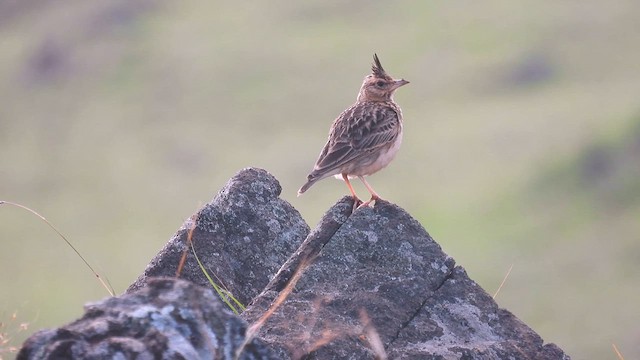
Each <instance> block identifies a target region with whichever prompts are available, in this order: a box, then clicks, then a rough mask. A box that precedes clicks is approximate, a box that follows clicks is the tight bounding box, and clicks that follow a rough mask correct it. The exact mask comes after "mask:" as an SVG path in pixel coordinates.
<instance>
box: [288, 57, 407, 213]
mask: <svg viewBox="0 0 640 360" xmlns="http://www.w3.org/2000/svg"><path fill="white" fill-rule="evenodd" d="M371 70H372V72H371V74H370V75H367V76H366V77H365V78H364V82H363V83H362V87H360V92H359V93H358V98H357V99H356V102H355V104H353V105H351V107H349V108H348V109H347V110H345V111H343V112H342V114H340V116H338V118H337V119H336V120H335V121H334V122H333V125H331V129H330V130H329V140H328V141H327V143H326V145H325V146H324V148H323V149H322V152H321V153H320V156H319V157H318V160H317V161H316V164H315V166H314V167H313V171H311V173H310V174H309V175H308V176H307V183H306V184H304V185H303V186H302V187H301V188H300V190H298V196H300V195H301V194H302V193H304V192H305V191H307V190H308V189H309V188H310V187H311V185H313V184H314V183H315V182H317V181H318V180H322V179H324V178H326V177H329V176H332V175H335V177H336V178H338V179H343V180H344V181H345V182H346V184H347V186H348V187H349V191H350V192H351V195H353V199H354V201H355V204H356V205H357V204H358V203H359V202H361V201H360V199H358V196H357V195H356V192H355V191H354V190H353V187H352V186H351V183H350V182H349V179H352V178H355V177H357V178H358V179H360V180H361V181H362V182H363V183H364V186H365V187H366V188H367V190H369V193H371V199H370V200H369V201H367V202H365V203H363V204H362V205H360V206H367V205H368V204H370V203H371V202H372V201H375V200H378V199H380V196H378V194H376V192H375V191H374V190H373V188H372V187H371V185H369V184H368V183H367V181H366V180H365V179H364V177H365V176H368V175H371V174H373V173H375V172H377V171H379V170H381V169H383V168H384V167H385V166H387V165H389V163H390V162H391V160H393V158H394V156H395V155H396V152H398V149H399V148H400V143H401V142H402V111H401V110H400V107H399V106H398V105H397V104H396V103H395V102H394V101H393V93H394V92H395V91H396V90H397V89H398V88H399V87H401V86H403V85H406V84H408V83H409V82H408V81H406V80H404V79H400V80H396V79H393V78H392V77H391V76H389V75H388V74H387V73H386V72H385V71H384V69H383V68H382V65H381V64H380V60H379V59H378V55H376V54H374V55H373V65H372V66H371Z"/></svg>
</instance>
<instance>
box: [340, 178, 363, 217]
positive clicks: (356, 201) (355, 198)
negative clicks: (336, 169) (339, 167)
mask: <svg viewBox="0 0 640 360" xmlns="http://www.w3.org/2000/svg"><path fill="white" fill-rule="evenodd" d="M342 179H344V182H345V183H346V184H347V187H349V191H351V196H353V209H354V210H355V209H357V208H358V207H359V205H360V204H361V203H362V200H360V199H359V198H358V195H356V192H355V190H353V186H351V182H350V181H349V177H348V176H347V174H342Z"/></svg>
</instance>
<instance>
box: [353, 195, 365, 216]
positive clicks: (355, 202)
mask: <svg viewBox="0 0 640 360" xmlns="http://www.w3.org/2000/svg"><path fill="white" fill-rule="evenodd" d="M362 204H363V202H362V200H360V199H359V198H358V197H357V196H354V197H353V209H351V212H352V213H353V212H354V211H356V210H357V209H359V208H360V206H362Z"/></svg>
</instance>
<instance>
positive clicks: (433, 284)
mask: <svg viewBox="0 0 640 360" xmlns="http://www.w3.org/2000/svg"><path fill="white" fill-rule="evenodd" d="M280 190H281V189H280V185H279V184H278V182H277V181H276V180H275V178H273V176H271V175H270V174H268V173H267V172H266V171H264V170H259V169H245V170H242V171H241V172H239V173H238V174H237V175H236V176H234V177H233V178H232V179H231V180H230V181H229V183H227V185H226V186H225V187H224V188H223V189H222V191H220V193H219V194H218V195H217V196H216V197H215V199H214V200H213V201H212V202H211V203H210V204H207V205H206V206H205V207H204V208H202V209H201V210H200V211H199V212H198V213H197V214H196V216H194V217H193V220H191V221H187V222H186V223H185V224H184V225H183V227H182V228H181V229H180V230H179V231H178V233H177V234H176V235H175V236H174V237H173V239H171V240H170V241H169V243H168V244H167V245H166V246H165V248H164V249H163V250H162V251H161V252H160V253H159V254H158V255H157V256H156V257H155V258H154V259H153V260H152V262H151V263H150V265H149V266H148V267H147V269H146V270H145V273H144V274H143V275H142V276H141V277H140V278H139V279H138V280H137V281H136V283H134V284H133V285H132V286H131V287H130V289H129V290H128V291H127V294H125V295H123V296H122V297H121V298H116V299H109V300H106V301H104V302H102V303H99V304H98V305H91V306H89V308H88V310H87V313H86V314H85V316H84V317H83V318H82V319H80V320H78V321H77V322H75V323H72V324H70V325H68V326H65V327H62V328H60V329H58V330H48V331H43V332H40V333H38V334H36V335H34V336H33V337H32V338H30V339H29V340H28V341H27V342H26V343H25V347H24V348H23V350H22V351H21V353H20V356H22V358H23V359H27V358H40V357H39V354H63V355H64V356H67V357H71V358H74V356H76V355H78V356H80V355H82V356H81V357H80V358H86V357H85V356H84V355H87V356H89V355H91V354H93V353H96V354H102V353H105V354H106V351H112V352H113V351H116V350H118V349H120V350H118V351H121V352H122V353H123V354H124V356H125V357H131V356H129V355H132V354H140V359H144V358H146V356H156V355H155V354H180V355H181V356H184V354H188V355H189V356H184V357H185V358H197V357H198V356H202V354H203V353H202V351H203V349H209V350H210V351H211V352H212V353H215V354H216V355H215V356H218V353H219V352H220V351H222V350H220V349H225V350H224V351H222V353H223V355H224V356H227V357H224V358H228V356H230V355H229V354H232V353H233V351H234V350H233V349H235V348H237V347H238V346H239V345H238V344H240V343H241V342H242V341H243V338H244V325H243V324H244V322H242V321H241V320H239V319H238V318H235V317H233V316H232V315H231V314H229V313H228V312H226V311H221V310H220V304H219V303H218V302H217V301H213V300H214V299H213V297H214V296H213V295H212V294H211V292H210V291H209V290H203V289H201V288H199V287H197V286H196V285H185V284H186V283H185V282H183V281H172V280H169V279H162V280H153V279H151V278H149V277H150V276H156V275H166V276H173V275H174V274H175V272H176V269H177V267H178V264H179V263H180V259H181V257H182V254H183V253H184V250H185V249H186V248H187V245H186V244H187V241H186V240H187V237H188V236H189V235H188V234H189V233H190V231H191V230H193V234H192V240H193V243H194V246H195V249H196V252H197V254H198V256H199V258H200V260H201V261H202V263H203V264H204V266H205V267H206V268H207V269H208V270H209V272H210V273H211V274H212V276H213V275H215V278H217V279H219V280H218V281H219V282H224V284H225V285H226V286H227V288H228V289H229V290H230V291H231V292H232V293H233V294H234V295H235V296H236V297H237V298H239V299H240V301H242V302H243V303H245V304H250V306H249V307H248V308H247V310H246V311H245V312H244V313H242V314H241V318H242V319H244V320H246V321H247V322H249V323H251V324H252V325H251V327H250V329H251V332H252V334H253V333H254V332H253V330H254V329H257V330H258V332H257V334H258V336H259V337H260V338H261V340H262V341H263V342H264V343H265V344H267V345H268V347H269V349H270V354H267V353H266V351H264V349H263V348H261V347H260V342H257V341H254V342H251V343H250V344H254V343H255V347H253V345H251V347H250V349H248V350H247V351H246V354H247V355H246V356H255V357H254V358H256V359H259V358H267V356H270V357H272V358H277V359H300V358H304V359H374V358H375V359H387V358H391V359H569V357H568V356H567V355H566V354H564V353H563V351H562V350H561V349H560V348H558V347H557V346H555V345H553V344H546V345H545V344H544V342H543V340H542V338H540V336H539V335H538V334H536V333H535V332H534V331H533V330H532V329H530V328H529V327H528V326H526V325H525V324H524V323H522V322H521V321H520V320H518V319H517V318H516V317H515V316H514V315H513V314H511V313H510V312H509V311H507V310H504V309H500V308H499V307H498V305H497V304H496V303H495V301H494V300H493V299H492V298H491V296H489V295H488V294H487V293H486V292H485V291H484V290H482V288H480V286H478V284H476V283H475V282H473V280H471V279H470V278H469V277H468V276H467V274H466V272H465V271H464V269H463V268H462V267H461V266H456V264H455V261H454V260H453V259H452V258H450V257H449V256H447V255H446V254H445V253H444V252H443V251H442V249H441V248H440V246H439V245H438V244H437V243H436V242H435V241H434V240H433V239H432V238H431V236H429V234H428V233H427V231H426V230H425V229H424V228H423V227H422V226H421V225H420V224H419V223H418V222H417V221H416V220H415V219H413V218H412V217H411V216H410V215H409V214H408V213H407V212H405V211H404V210H402V209H401V208H399V207H398V206H396V205H393V204H391V203H389V202H386V201H378V202H377V203H376V204H375V207H373V208H370V207H364V208H361V209H357V210H355V211H353V210H352V209H353V201H352V199H351V198H350V197H345V198H343V199H341V200H340V201H338V203H336V204H335V205H334V206H333V207H332V208H331V209H329V210H328V211H327V213H326V214H325V215H324V217H323V218H322V219H321V221H320V223H319V224H318V226H317V227H316V228H315V229H314V230H313V231H312V232H311V233H309V228H308V226H307V225H306V224H305V223H304V221H303V220H302V218H301V217H300V214H299V213H298V212H297V211H296V210H295V209H293V207H291V205H289V204H288V203H287V202H285V201H283V200H281V199H279V198H278V196H279V194H280ZM307 235H308V236H307ZM187 253H188V256H187V260H186V263H185V266H184V268H183V270H182V272H181V278H184V279H188V280H190V281H193V282H195V283H196V284H200V285H204V286H206V287H210V285H209V282H208V281H207V280H206V278H205V276H204V275H203V272H202V271H201V269H200V267H199V266H198V265H197V264H196V262H195V259H194V257H193V254H192V253H191V252H190V251H189V252H187ZM187 288H188V289H187ZM163 289H164V290H167V292H166V293H165V292H163ZM187 290H189V292H188V293H187ZM132 299H133V300H132ZM184 299H186V300H184ZM123 304H124V305H123ZM211 304H214V305H211ZM211 306H213V307H214V309H213V310H209V307H211ZM200 313H203V314H204V315H199V314H200ZM221 313H222V314H221ZM121 318H122V319H124V320H126V321H120V320H121ZM127 319H130V320H127ZM127 321H128V322H127ZM184 322H187V323H188V324H189V325H188V326H185V325H184ZM194 324H197V325H194ZM221 324H227V325H229V324H230V325H229V326H231V328H229V327H220V326H221ZM165 325H166V328H164V327H163V326H165ZM176 325H177V326H176ZM225 326H226V325H225ZM161 327H162V329H161V330H158V329H160V328H161ZM209 328H212V329H213V330H212V331H213V334H215V335H211V332H208V330H207V329H209ZM223 330H224V331H230V332H231V333H232V334H233V336H232V338H233V341H230V340H229V341H228V339H227V337H224V339H225V341H224V342H223V343H220V340H217V341H218V342H216V340H215V339H222V337H221V336H223V335H221V334H229V332H225V333H221V332H220V331H223ZM188 334H192V335H193V336H187V335H188ZM207 336H209V337H207ZM211 337H213V338H214V340H211V341H212V344H214V345H208V344H209V343H207V342H206V341H209V340H206V341H204V340H202V339H210V338H211ZM94 344H97V345H94ZM202 344H205V345H202ZM206 346H208V348H206ZM226 349H232V350H229V351H227V350H226ZM222 353H221V354H222ZM147 354H149V355H147ZM52 356H53V355H52ZM162 356H164V355H162ZM176 356H177V355H176ZM220 356H222V355H220ZM45 358H46V357H45ZM52 358H53V357H52ZM216 358H218V357H216Z"/></svg>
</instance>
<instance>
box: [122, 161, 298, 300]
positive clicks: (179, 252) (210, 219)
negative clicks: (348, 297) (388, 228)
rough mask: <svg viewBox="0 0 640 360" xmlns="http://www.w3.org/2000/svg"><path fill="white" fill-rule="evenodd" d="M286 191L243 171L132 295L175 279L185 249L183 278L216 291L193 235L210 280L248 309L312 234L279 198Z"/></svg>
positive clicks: (154, 263)
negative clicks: (151, 280) (150, 281)
mask: <svg viewBox="0 0 640 360" xmlns="http://www.w3.org/2000/svg"><path fill="white" fill-rule="evenodd" d="M281 191H282V188H281V187H280V184H279V183H278V181H277V180H276V179H275V178H274V177H273V175H271V174H269V173H268V172H266V171H265V170H262V169H256V168H247V169H243V170H241V171H240V172H238V173H237V174H236V175H235V176H234V177H233V178H231V180H229V182H227V184H226V185H225V186H224V188H223V189H222V190H221V191H220V192H219V193H218V194H217V195H216V197H215V198H214V199H213V200H212V201H211V202H210V203H209V204H207V205H205V206H204V207H203V208H202V209H200V210H199V211H198V212H197V213H196V214H194V216H192V217H191V219H189V220H187V221H186V222H185V223H184V225H183V226H182V228H181V229H180V230H178V232H177V233H176V234H175V235H174V236H173V238H172V239H171V240H170V241H169V242H168V243H167V244H166V245H165V247H164V248H163V249H162V250H161V251H160V253H159V254H158V255H157V256H156V257H155V258H154V259H153V260H151V263H150V264H149V265H148V266H147V268H146V270H145V271H144V273H143V274H142V275H141V276H140V277H139V278H138V279H137V280H136V282H135V283H134V284H132V285H131V286H130V287H129V289H128V290H127V291H128V292H130V291H133V290H136V289H139V288H141V287H142V286H144V284H145V282H146V279H147V278H148V277H156V276H175V274H176V271H177V269H178V265H179V264H180V259H181V257H182V256H183V254H184V252H185V249H187V254H188V256H187V260H186V262H185V264H184V267H183V269H182V271H181V273H180V278H182V279H186V280H189V281H193V282H194V283H196V284H199V285H203V286H209V287H210V286H211V284H210V283H209V281H208V279H207V278H206V276H205V275H204V273H203V271H202V269H201V268H200V266H199V265H198V263H197V262H196V260H195V258H194V256H193V253H192V251H191V249H188V245H187V236H188V234H189V232H190V230H193V231H192V237H191V239H192V241H193V245H194V248H195V252H196V254H197V255H198V257H199V259H200V261H201V262H202V264H203V265H204V267H205V268H206V269H207V271H208V272H209V274H210V276H211V277H212V278H213V279H216V280H217V281H222V282H224V286H225V287H226V288H227V289H228V290H229V291H230V292H231V293H232V294H233V295H234V296H235V297H236V298H237V299H238V300H239V301H240V302H241V303H243V304H244V305H247V304H248V303H249V302H250V301H251V299H253V298H254V297H255V296H256V295H258V294H259V293H260V291H262V289H264V287H265V285H267V283H268V282H269V280H270V279H271V277H273V275H274V274H275V273H276V272H277V271H278V269H279V268H280V267H281V266H282V263H284V262H285V260H286V259H287V258H288V257H289V256H291V254H292V253H293V252H294V251H295V250H296V249H297V248H298V246H299V245H300V244H301V243H302V241H303V240H304V239H305V237H306V236H307V234H308V233H309V226H308V225H307V223H306V222H305V221H304V220H303V219H302V217H301V216H300V213H299V212H298V211H297V210H296V209H294V208H293V207H292V206H291V204H289V203H288V202H286V201H284V200H282V199H280V198H279V197H278V196H279V195H280V192H281ZM194 219H195V221H194ZM194 224H195V226H194ZM214 275H215V277H214ZM218 285H220V283H218Z"/></svg>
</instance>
